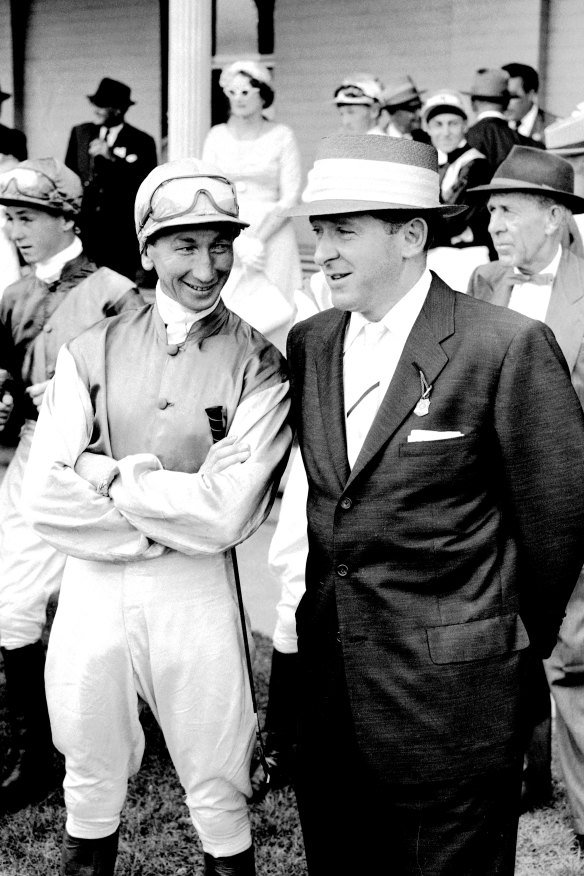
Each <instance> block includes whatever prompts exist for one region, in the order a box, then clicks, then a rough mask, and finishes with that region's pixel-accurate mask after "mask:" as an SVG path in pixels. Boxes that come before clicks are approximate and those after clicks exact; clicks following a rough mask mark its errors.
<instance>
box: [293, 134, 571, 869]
mask: <svg viewBox="0 0 584 876" xmlns="http://www.w3.org/2000/svg"><path fill="white" fill-rule="evenodd" d="M304 201H305V203H304V204H303V205H302V206H300V207H298V208H295V210H294V212H295V214H304V215H307V216H309V217H310V221H311V225H312V227H313V230H314V233H315V237H316V253H315V260H316V262H317V264H318V265H320V267H321V268H322V270H323V271H324V272H325V274H326V277H327V282H328V284H329V286H330V289H331V294H332V301H333V305H334V308H333V309H331V310H328V311H326V312H324V313H321V314H318V315H317V316H314V317H312V318H311V319H309V320H307V321H305V322H303V323H300V324H299V325H297V326H296V327H295V328H293V329H292V331H291V333H290V339H289V350H288V351H289V362H290V366H291V373H292V383H293V410H294V412H295V415H296V419H297V422H298V432H299V441H300V447H301V450H302V454H303V458H304V463H305V466H306V470H307V475H308V481H309V496H308V539H309V556H308V563H307V571H306V594H305V596H304V597H303V599H302V601H301V603H300V605H299V608H298V611H297V627H298V642H299V654H300V666H301V678H300V684H299V687H300V691H301V697H302V701H301V706H300V745H299V776H298V784H297V794H298V802H299V810H300V817H301V821H302V827H303V832H304V838H305V845H306V851H307V858H308V868H309V873H310V874H311V876H314V874H330V873H335V874H347V876H348V874H354V873H377V872H379V873H386V872H390V871H391V872H394V873H396V874H400V876H405V874H407V876H410V874H412V876H413V874H418V873H420V872H424V873H431V874H432V876H446V874H462V873H464V874H465V876H466V874H473V876H478V874H480V876H486V874H489V876H494V874H498V876H501V874H511V873H513V870H514V857H515V841H516V831H517V821H518V814H519V796H520V788H521V767H522V744H521V743H522V738H521V730H522V728H521V714H522V712H521V699H522V684H521V682H522V675H523V668H524V664H525V660H526V657H527V655H529V654H530V653H531V652H534V653H537V654H538V655H540V656H547V655H548V654H549V653H550V651H551V649H552V648H553V645H554V643H555V640H556V634H557V630H558V627H559V625H560V621H561V619H562V616H563V613H564V607H565V605H566V602H567V600H568V598H569V595H570V592H571V590H572V588H573V586H574V583H575V581H576V578H577V575H578V571H579V569H580V567H581V564H582V561H583V559H584V544H583V543H582V525H583V524H584V497H583V495H582V489H581V485H582V478H583V476H584V444H583V439H584V417H583V415H582V411H581V409H580V406H579V404H578V399H577V397H576V394H575V393H574V390H573V389H572V387H571V385H570V381H569V379H568V376H567V374H566V370H565V363H564V360H563V357H562V354H561V351H560V350H559V348H558V346H557V344H556V342H555V340H554V337H553V334H552V332H551V331H550V330H549V329H548V328H547V327H546V326H544V325H543V324H541V323H538V322H535V321H532V320H528V319H526V318H525V317H523V316H520V315H518V314H509V313H507V312H506V311H504V310H503V309H502V308H497V307H493V306H492V305H487V304H485V303H484V302H479V301H475V300H473V299H472V298H469V297H468V296H466V295H462V294H459V293H455V292H453V291H452V290H451V289H450V288H449V287H447V286H446V285H445V284H444V283H443V282H442V281H441V280H440V279H439V278H438V277H436V276H433V275H431V274H430V272H429V271H428V270H427V269H426V248H427V245H428V238H429V234H430V233H431V229H432V226H433V225H434V223H435V222H436V221H439V219H440V217H441V216H443V215H445V214H446V215H448V214H449V213H452V212H453V211H454V210H456V209H460V208H457V207H452V206H451V207H448V206H440V203H439V196H438V167H437V162H436V152H435V150H434V149H432V148H431V147H430V146H427V145H425V144H421V143H413V142H411V141H406V140H395V139H393V138H390V137H387V138H382V137H367V136H365V137H358V136H353V137H331V138H328V139H325V140H323V141H322V144H321V147H320V150H319V154H318V156H317V159H316V161H315V164H314V167H313V169H312V170H311V171H310V173H309V179H308V186H307V189H306V191H305V193H304ZM560 424H561V428H558V427H559V426H560Z"/></svg>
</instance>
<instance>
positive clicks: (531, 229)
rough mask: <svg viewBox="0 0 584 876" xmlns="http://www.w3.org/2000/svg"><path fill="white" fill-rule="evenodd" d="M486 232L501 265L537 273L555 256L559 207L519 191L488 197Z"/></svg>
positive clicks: (560, 218) (557, 239)
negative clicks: (547, 204)
mask: <svg viewBox="0 0 584 876" xmlns="http://www.w3.org/2000/svg"><path fill="white" fill-rule="evenodd" d="M488 209H489V213H490V216H491V218H490V220H489V233H490V235H491V237H492V238H493V244H494V245H495V249H496V250H497V255H498V256H499V261H500V262H501V264H503V265H507V266H508V267H513V268H521V269H523V270H524V271H527V272H528V273H538V272H539V271H541V270H542V268H545V267H547V265H549V263H550V262H551V260H552V259H553V257H554V255H555V254H556V251H557V248H558V243H559V238H558V235H559V230H560V227H561V221H562V217H561V208H558V207H557V206H555V205H553V204H551V205H549V206H546V205H545V204H542V203H540V201H539V200H538V199H537V197H534V196H533V195H526V194H523V193H521V192H510V193H508V194H496V195H491V197H490V198H489V203H488Z"/></svg>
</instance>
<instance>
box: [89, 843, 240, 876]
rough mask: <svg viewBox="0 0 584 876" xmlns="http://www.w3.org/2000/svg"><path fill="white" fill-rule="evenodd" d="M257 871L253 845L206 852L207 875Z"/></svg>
mask: <svg viewBox="0 0 584 876" xmlns="http://www.w3.org/2000/svg"><path fill="white" fill-rule="evenodd" d="M255 871H256V869H255V858H254V853H253V846H250V848H249V849H246V850H245V852H240V853H239V854H238V855H228V856H226V857H223V858H214V857H213V855H209V854H207V852H205V876H255ZM83 876H85V874H83Z"/></svg>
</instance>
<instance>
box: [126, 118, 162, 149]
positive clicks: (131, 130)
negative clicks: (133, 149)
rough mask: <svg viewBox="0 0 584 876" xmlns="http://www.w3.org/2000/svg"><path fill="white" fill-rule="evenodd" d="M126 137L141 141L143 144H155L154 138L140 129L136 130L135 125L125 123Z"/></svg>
mask: <svg viewBox="0 0 584 876" xmlns="http://www.w3.org/2000/svg"><path fill="white" fill-rule="evenodd" d="M124 129H125V135H126V136H127V137H131V138H132V139H134V140H141V141H142V142H143V143H149V144H155V140H154V137H152V136H151V135H150V134H147V133H146V131H142V130H141V129H140V128H135V127H134V125H130V124H128V122H124Z"/></svg>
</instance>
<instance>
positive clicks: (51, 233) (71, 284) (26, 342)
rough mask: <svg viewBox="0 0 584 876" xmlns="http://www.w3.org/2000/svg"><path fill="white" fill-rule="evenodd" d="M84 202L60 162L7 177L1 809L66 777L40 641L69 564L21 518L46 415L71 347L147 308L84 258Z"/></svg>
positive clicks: (1, 361) (1, 313)
mask: <svg viewBox="0 0 584 876" xmlns="http://www.w3.org/2000/svg"><path fill="white" fill-rule="evenodd" d="M81 193H82V188H81V181H80V179H79V177H78V176H77V175H76V174H74V173H73V171H71V170H69V169H68V168H67V167H65V166H64V165H63V164H62V163H61V162H60V161H57V160H56V159H54V158H37V159H29V160H28V161H23V162H22V163H21V164H18V165H17V166H16V167H14V168H13V169H12V170H8V171H5V172H4V173H2V174H0V204H2V205H3V206H4V207H5V210H6V214H7V229H8V231H9V234H10V237H11V239H12V241H13V242H14V243H15V244H16V246H17V247H18V249H19V251H20V254H21V256H22V258H23V260H24V261H25V262H26V263H27V265H29V268H30V272H29V273H28V274H27V275H26V276H24V277H22V278H21V279H20V280H18V281H17V282H15V283H13V284H12V285H11V286H9V287H8V288H7V289H6V291H5V293H4V296H3V298H2V301H1V303H0V369H2V374H3V378H4V379H3V380H1V381H0V384H1V386H0V430H3V429H4V428H5V426H6V425H7V424H10V425H11V426H12V428H15V427H16V428H19V429H20V439H19V443H18V447H17V449H16V452H15V454H14V457H13V459H12V461H11V463H10V465H9V467H8V470H7V472H6V474H5V476H4V480H3V482H2V486H1V487H0V646H1V650H2V657H3V663H4V673H5V678H6V701H7V705H8V717H9V721H10V726H11V734H12V749H11V753H12V757H11V758H8V759H7V763H6V765H5V768H4V774H3V776H2V781H1V784H0V811H3V810H4V811H5V810H16V809H20V808H22V807H23V806H26V805H28V804H29V803H31V802H33V801H36V800H39V799H41V798H42V797H44V796H46V795H47V794H48V793H49V792H51V791H52V790H54V788H55V787H56V786H57V785H58V784H59V783H60V780H61V778H62V777H61V776H60V770H59V771H57V770H56V769H55V768H54V767H55V765H54V762H53V755H54V750H53V746H52V743H51V733H50V728H49V720H48V715H47V705H46V700H45V689H44V666H45V652H44V646H43V643H42V641H41V636H42V633H43V629H44V626H45V623H46V609H47V603H48V601H49V598H50V596H51V594H52V593H54V592H56V591H57V590H58V589H59V584H60V581H61V575H62V572H63V566H64V563H65V557H64V556H63V554H62V553H60V552H59V551H57V550H55V549H54V548H53V547H51V546H50V545H48V544H47V543H46V542H45V541H44V540H43V539H42V538H40V537H39V536H38V535H37V534H36V533H35V532H33V530H32V529H31V527H30V526H29V525H28V523H27V522H26V520H25V519H24V515H23V508H22V479H23V474H24V471H25V468H26V465H27V459H28V455H29V452H30V447H31V443H32V438H33V435H34V432H35V427H36V421H37V417H38V409H39V407H40V405H41V402H42V399H43V396H44V393H45V390H46V387H47V384H48V381H49V379H50V378H51V377H52V376H53V374H54V369H55V362H56V359H57V353H58V351H59V348H60V347H61V345H62V344H64V343H66V342H67V341H70V340H71V339H72V338H74V337H75V336H76V335H78V334H80V332H82V331H84V330H85V329H86V328H89V326H91V325H93V324H94V323H96V322H99V321H100V320H102V319H103V317H104V316H112V315H116V314H118V313H120V312H121V311H123V310H126V309H130V308H138V307H140V306H142V304H143V301H142V299H141V297H140V295H139V294H138V291H137V289H136V288H135V287H134V286H133V284H132V282H131V281H130V280H129V279H128V278H127V277H122V276H121V275H120V274H116V273H114V271H111V270H110V269H109V268H100V269H98V268H97V267H96V265H95V264H94V263H93V262H91V261H90V260H89V259H88V258H87V256H86V255H85V253H84V252H83V251H82V247H81V242H80V240H79V238H78V237H77V234H76V222H77V218H78V216H79V208H80V206H81ZM8 378H10V379H9V380H8Z"/></svg>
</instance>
